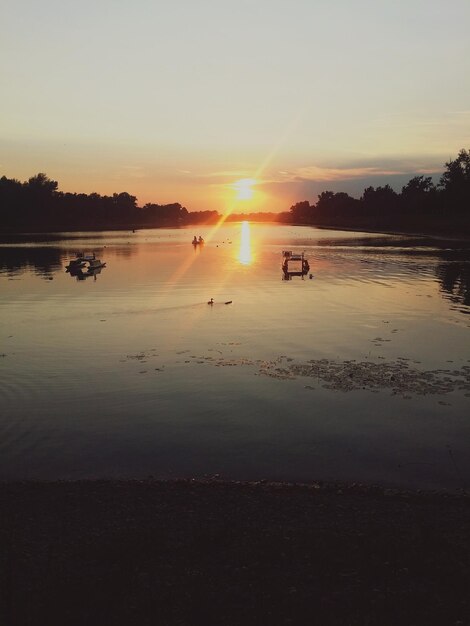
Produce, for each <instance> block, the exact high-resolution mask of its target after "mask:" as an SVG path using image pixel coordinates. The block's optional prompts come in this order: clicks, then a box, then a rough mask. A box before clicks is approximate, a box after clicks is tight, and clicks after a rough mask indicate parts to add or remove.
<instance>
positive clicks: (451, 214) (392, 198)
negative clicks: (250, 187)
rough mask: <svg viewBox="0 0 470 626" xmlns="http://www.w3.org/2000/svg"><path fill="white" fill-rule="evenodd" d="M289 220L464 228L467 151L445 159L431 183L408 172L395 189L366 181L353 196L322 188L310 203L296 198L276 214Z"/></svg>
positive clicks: (468, 192)
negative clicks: (436, 180) (368, 184)
mask: <svg viewBox="0 0 470 626" xmlns="http://www.w3.org/2000/svg"><path fill="white" fill-rule="evenodd" d="M280 219H281V220H282V221H285V222H289V223H296V224H313V225H317V226H336V227H346V228H370V229H372V230H376V229H377V230H378V229H381V228H382V229H394V230H400V229H402V230H403V231H410V230H411V231H414V232H435V233H436V234H465V235H467V236H468V235H469V234H470V151H469V150H465V149H462V150H460V152H459V154H458V156H457V158H456V159H453V160H450V161H449V162H447V163H446V164H445V170H444V172H443V174H442V176H441V177H440V180H439V183H438V184H437V185H435V184H434V183H433V179H432V177H431V176H414V177H413V178H412V179H411V180H410V181H409V182H408V183H407V184H406V185H404V187H402V189H401V192H400V193H397V192H395V191H394V190H393V189H392V188H391V187H390V185H384V186H379V187H372V186H371V187H367V188H366V189H364V192H363V193H362V195H361V197H360V198H359V199H357V198H353V197H352V196H350V195H349V194H347V193H344V192H337V193H335V192H333V191H323V192H322V193H321V194H320V195H319V196H318V200H317V202H316V203H314V204H310V203H309V202H308V200H304V201H302V202H297V203H296V204H294V205H293V206H292V207H291V208H290V211H289V212H288V213H287V212H286V213H284V214H282V215H280Z"/></svg>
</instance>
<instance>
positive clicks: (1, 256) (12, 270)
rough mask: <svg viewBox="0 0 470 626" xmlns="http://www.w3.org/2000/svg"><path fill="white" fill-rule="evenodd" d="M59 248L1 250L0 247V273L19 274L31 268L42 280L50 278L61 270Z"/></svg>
mask: <svg viewBox="0 0 470 626" xmlns="http://www.w3.org/2000/svg"><path fill="white" fill-rule="evenodd" d="M63 254H64V252H63V250H61V249H60V248H13V247H12V248H9V247H8V248H2V247H0V271H1V272H2V273H5V274H7V275H8V276H15V275H17V274H20V273H21V272H23V271H24V270H25V269H29V268H32V269H33V270H34V273H35V274H37V275H38V276H41V277H42V278H50V276H51V275H52V274H53V273H54V272H58V271H60V270H61V269H62V256H63Z"/></svg>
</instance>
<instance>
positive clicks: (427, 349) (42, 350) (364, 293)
mask: <svg viewBox="0 0 470 626" xmlns="http://www.w3.org/2000/svg"><path fill="white" fill-rule="evenodd" d="M193 234H197V235H199V231H198V232H196V233H194V232H193V230H191V231H189V230H185V229H180V230H176V229H174V230H173V229H168V230H147V231H138V232H136V233H132V232H105V233H73V234H72V233H68V234H67V233H65V234H62V235H60V236H58V235H54V236H51V235H50V236H47V235H44V236H35V237H33V238H30V237H19V238H17V239H16V240H14V241H10V242H7V243H3V244H0V307H1V309H0V342H1V345H0V353H1V356H0V406H1V415H0V478H1V479H12V478H18V479H24V478H27V479H30V478H40V479H54V478H85V477H145V476H148V475H153V476H155V477H182V476H203V475H214V474H218V475H220V476H221V477H223V478H235V479H263V478H266V479H289V480H315V479H323V480H352V481H369V482H370V481H372V482H382V483H388V484H393V485H401V486H419V487H426V488H448V489H460V488H463V487H466V488H469V486H470V411H469V406H470V380H469V376H470V375H469V372H470V350H469V347H470V342H469V326H470V316H469V313H470V252H469V249H468V247H465V246H464V245H461V244H458V243H454V244H449V243H448V242H447V243H442V242H438V241H430V240H426V239H419V238H410V237H401V236H385V235H384V236H382V235H372V234H365V233H351V232H348V233H346V232H337V231H327V230H317V229H314V228H308V227H290V226H271V225H256V224H251V225H249V224H245V225H242V224H231V225H226V226H222V227H220V228H218V229H212V228H209V227H204V228H203V229H201V234H202V235H203V236H204V237H205V238H206V243H205V245H204V246H197V247H193V246H192V245H191V244H190V241H191V239H192V236H193ZM285 249H288V250H292V251H294V252H302V251H304V252H305V254H306V256H307V257H308V259H309V262H310V273H311V274H312V278H309V276H308V275H307V276H304V277H299V276H294V277H293V278H292V280H283V275H282V273H281V251H282V250H285ZM76 251H83V252H92V251H95V253H96V255H97V257H98V258H100V259H101V260H103V261H104V262H106V267H105V268H104V269H103V270H102V271H101V272H100V273H97V274H96V275H95V276H93V275H91V276H87V277H85V276H71V275H70V273H68V272H66V271H65V266H66V265H67V263H68V261H69V259H70V258H72V257H73V256H74V254H75V252H76ZM211 298H213V299H214V305H212V306H211V305H208V304H207V302H208V301H209V300H210V299H211ZM226 302H230V304H225V303H226ZM357 368H358V369H357Z"/></svg>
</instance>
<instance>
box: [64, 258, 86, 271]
mask: <svg viewBox="0 0 470 626" xmlns="http://www.w3.org/2000/svg"><path fill="white" fill-rule="evenodd" d="M85 265H86V263H85V262H84V261H83V260H82V259H80V258H76V259H71V260H70V261H69V264H68V265H66V266H65V271H66V272H72V271H74V270H80V269H82V268H83V267H85Z"/></svg>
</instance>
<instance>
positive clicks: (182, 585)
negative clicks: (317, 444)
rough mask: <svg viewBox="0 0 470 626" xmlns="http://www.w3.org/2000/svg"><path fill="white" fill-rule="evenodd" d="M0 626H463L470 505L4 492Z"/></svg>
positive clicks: (121, 490)
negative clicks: (277, 625) (57, 625)
mask: <svg viewBox="0 0 470 626" xmlns="http://www.w3.org/2000/svg"><path fill="white" fill-rule="evenodd" d="M0 498H1V517H0V538H1V557H0V558H1V590H2V592H1V599H0V618H1V623H3V624H8V625H9V626H19V625H26V624H27V625H34V626H35V625H36V624H38V625H39V624H40V625H42V624H47V625H48V626H50V625H53V624H67V626H74V625H78V624H80V625H87V626H89V625H92V624H107V625H108V624H109V625H120V624H136V625H139V626H140V625H144V624H152V625H155V624H157V625H160V624H161V625H168V626H169V625H191V626H192V625H193V624H194V625H196V624H197V625H199V624H204V625H212V624H214V625H216V624H217V625H221V626H222V625H237V626H238V625H240V626H241V625H244V626H245V625H255V624H256V625H264V624H267V625H270V626H271V625H275V624H295V625H303V624H306V625H307V624H314V623H315V624H321V625H322V626H323V625H336V624H338V625H339V624H341V625H343V624H347V625H358V626H364V625H368V624H370V625H375V624H380V625H381V626H394V625H398V624H399V625H400V626H405V625H410V626H411V625H412V624H413V625H415V626H417V625H421V624H423V625H425V624H426V625H429V624H439V625H440V626H443V625H446V624H449V625H450V624H453V625H455V624H469V623H470V594H469V593H468V590H469V588H470V542H469V538H470V533H469V531H470V498H469V497H468V496H467V495H466V494H461V495H450V494H445V493H426V492H417V491H414V492H412V491H398V490H391V489H385V488H381V487H377V486H364V485H357V484H337V483H336V484H327V483H313V484H308V485H297V484H288V483H269V482H257V483H241V482H222V481H217V480H208V481H201V480H197V481H196V480H180V481H156V480H145V481H80V482H50V483H35V482H24V483H2V484H0Z"/></svg>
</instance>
